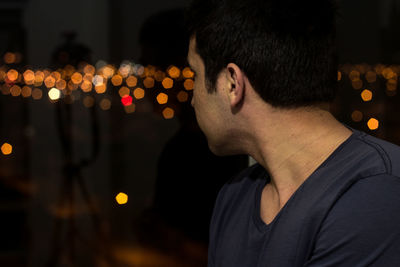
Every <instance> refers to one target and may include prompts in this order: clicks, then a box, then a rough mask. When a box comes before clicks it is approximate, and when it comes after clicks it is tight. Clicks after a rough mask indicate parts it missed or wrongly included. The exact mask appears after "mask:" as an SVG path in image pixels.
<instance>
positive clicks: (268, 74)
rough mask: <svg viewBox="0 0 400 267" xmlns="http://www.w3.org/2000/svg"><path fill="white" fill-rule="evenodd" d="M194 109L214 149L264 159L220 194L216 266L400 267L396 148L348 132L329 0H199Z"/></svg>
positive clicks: (399, 155) (213, 237)
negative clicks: (335, 107) (335, 104)
mask: <svg viewBox="0 0 400 267" xmlns="http://www.w3.org/2000/svg"><path fill="white" fill-rule="evenodd" d="M188 25H189V29H190V34H191V41H190V46H189V53H188V62H189V64H190V66H191V67H192V69H193V71H194V72H195V85H194V92H193V99H192V105H193V107H194V109H195V112H196V117H197V120H198V123H199V126H200V127H201V129H202V130H203V131H204V133H205V134H206V136H207V139H208V146H209V148H210V149H211V151H212V152H214V153H215V154H217V155H221V156H222V155H232V154H242V153H243V154H248V155H250V156H252V157H253V158H254V159H255V160H256V161H257V162H258V164H255V165H253V166H251V167H250V168H248V169H246V170H244V171H243V172H242V173H240V174H239V175H238V176H237V177H235V178H234V179H233V180H232V181H230V182H229V183H227V184H226V185H225V186H224V187H223V188H222V190H221V191H220V193H219V196H218V199H217V201H216V205H215V208H214V214H213V218H212V221H211V227H210V245H209V260H208V262H209V263H208V265H209V266H210V267H212V266H217V267H224V266H226V267H235V266H237V267H256V266H278V267H285V266H399V265H400V226H399V225H400V179H399V176H400V148H399V147H397V146H395V145H393V144H390V143H387V142H385V141H382V140H379V139H376V138H373V137H371V136H368V135H366V134H364V133H361V132H359V131H356V130H353V129H351V128H348V127H346V126H344V125H343V124H341V123H340V122H338V121H337V120H336V119H335V118H334V117H333V116H332V115H331V114H330V113H329V111H328V107H329V102H331V101H332V100H333V98H334V95H335V89H336V86H337V85H336V83H337V65H336V61H335V49H334V42H335V40H334V36H335V5H334V3H333V2H332V1H329V0H308V1H307V0H304V1H301V0H297V1H296V0H280V1H278V0H263V1H262V0H248V1H243V0H195V1H194V2H193V3H192V5H191V7H190V8H189V11H188Z"/></svg>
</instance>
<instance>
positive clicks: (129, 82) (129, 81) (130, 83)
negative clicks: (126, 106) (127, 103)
mask: <svg viewBox="0 0 400 267" xmlns="http://www.w3.org/2000/svg"><path fill="white" fill-rule="evenodd" d="M125 82H126V85H128V86H129V87H135V86H136V85H137V78H136V77H135V76H129V77H128V78H126V81H125Z"/></svg>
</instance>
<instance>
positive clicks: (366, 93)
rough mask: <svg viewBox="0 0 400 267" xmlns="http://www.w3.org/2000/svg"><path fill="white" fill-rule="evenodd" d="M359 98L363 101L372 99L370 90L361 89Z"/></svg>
mask: <svg viewBox="0 0 400 267" xmlns="http://www.w3.org/2000/svg"><path fill="white" fill-rule="evenodd" d="M361 98H362V100H364V101H365V102H368V101H371V100H372V92H371V91H370V90H368V89H365V90H364V91H362V93H361Z"/></svg>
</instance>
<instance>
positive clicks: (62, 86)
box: [56, 79, 67, 90]
mask: <svg viewBox="0 0 400 267" xmlns="http://www.w3.org/2000/svg"><path fill="white" fill-rule="evenodd" d="M56 88H57V89H59V90H64V89H65V88H67V82H66V81H65V80H63V79H60V80H58V81H57V82H56Z"/></svg>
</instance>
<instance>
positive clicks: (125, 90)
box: [118, 86, 131, 97]
mask: <svg viewBox="0 0 400 267" xmlns="http://www.w3.org/2000/svg"><path fill="white" fill-rule="evenodd" d="M130 92H131V90H130V89H129V88H128V87H126V86H122V87H121V88H120V89H119V90H118V94H119V96H120V97H124V96H127V95H129V93H130Z"/></svg>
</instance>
